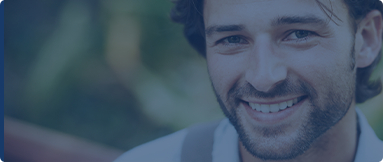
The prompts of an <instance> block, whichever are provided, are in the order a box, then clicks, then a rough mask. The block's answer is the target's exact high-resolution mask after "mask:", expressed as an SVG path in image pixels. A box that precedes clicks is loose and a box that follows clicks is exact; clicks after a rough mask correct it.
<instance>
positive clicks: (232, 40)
mask: <svg viewBox="0 0 383 162" xmlns="http://www.w3.org/2000/svg"><path fill="white" fill-rule="evenodd" d="M216 44H223V45H235V44H247V41H246V40H245V39H243V38H242V37H240V36H229V37H226V38H223V39H221V40H219V41H217V43H216Z"/></svg>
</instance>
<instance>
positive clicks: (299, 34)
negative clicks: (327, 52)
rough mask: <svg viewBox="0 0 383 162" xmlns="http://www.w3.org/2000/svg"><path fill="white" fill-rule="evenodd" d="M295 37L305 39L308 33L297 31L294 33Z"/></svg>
mask: <svg viewBox="0 0 383 162" xmlns="http://www.w3.org/2000/svg"><path fill="white" fill-rule="evenodd" d="M294 33H295V36H296V37H297V38H304V37H307V36H309V34H310V33H309V31H305V30H298V31H295V32H294Z"/></svg>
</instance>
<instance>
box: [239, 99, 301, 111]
mask: <svg viewBox="0 0 383 162" xmlns="http://www.w3.org/2000/svg"><path fill="white" fill-rule="evenodd" d="M306 97H307V96H301V97H297V98H294V99H291V100H288V101H284V102H280V103H275V104H257V103H251V102H245V103H246V104H247V105H249V106H250V107H251V108H252V109H253V110H255V111H258V112H262V113H275V112H279V111H283V110H285V109H288V108H289V107H292V106H294V105H296V104H298V103H299V102H301V101H302V100H304V99H305V98H306Z"/></svg>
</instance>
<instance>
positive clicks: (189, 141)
mask: <svg viewBox="0 0 383 162" xmlns="http://www.w3.org/2000/svg"><path fill="white" fill-rule="evenodd" d="M219 122H220V121H215V122H210V123H206V124H198V125H194V126H192V127H189V128H188V130H189V132H188V134H187V135H186V137H185V140H184V142H183V145H182V150H181V162H212V151H213V142H214V131H215V129H216V128H217V126H218V124H219Z"/></svg>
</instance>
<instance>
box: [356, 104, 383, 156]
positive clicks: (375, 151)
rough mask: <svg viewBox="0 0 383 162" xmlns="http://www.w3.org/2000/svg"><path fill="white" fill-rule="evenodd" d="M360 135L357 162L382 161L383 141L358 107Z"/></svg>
mask: <svg viewBox="0 0 383 162" xmlns="http://www.w3.org/2000/svg"><path fill="white" fill-rule="evenodd" d="M356 111H357V114H358V121H359V126H360V135H359V142H358V148H357V153H356V157H355V162H364V161H380V160H382V159H383V141H381V140H380V139H379V138H378V137H377V136H376V134H375V132H374V130H373V129H372V128H371V126H370V125H369V124H368V122H367V119H366V118H365V116H364V115H363V113H362V112H361V111H360V110H359V109H356Z"/></svg>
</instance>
